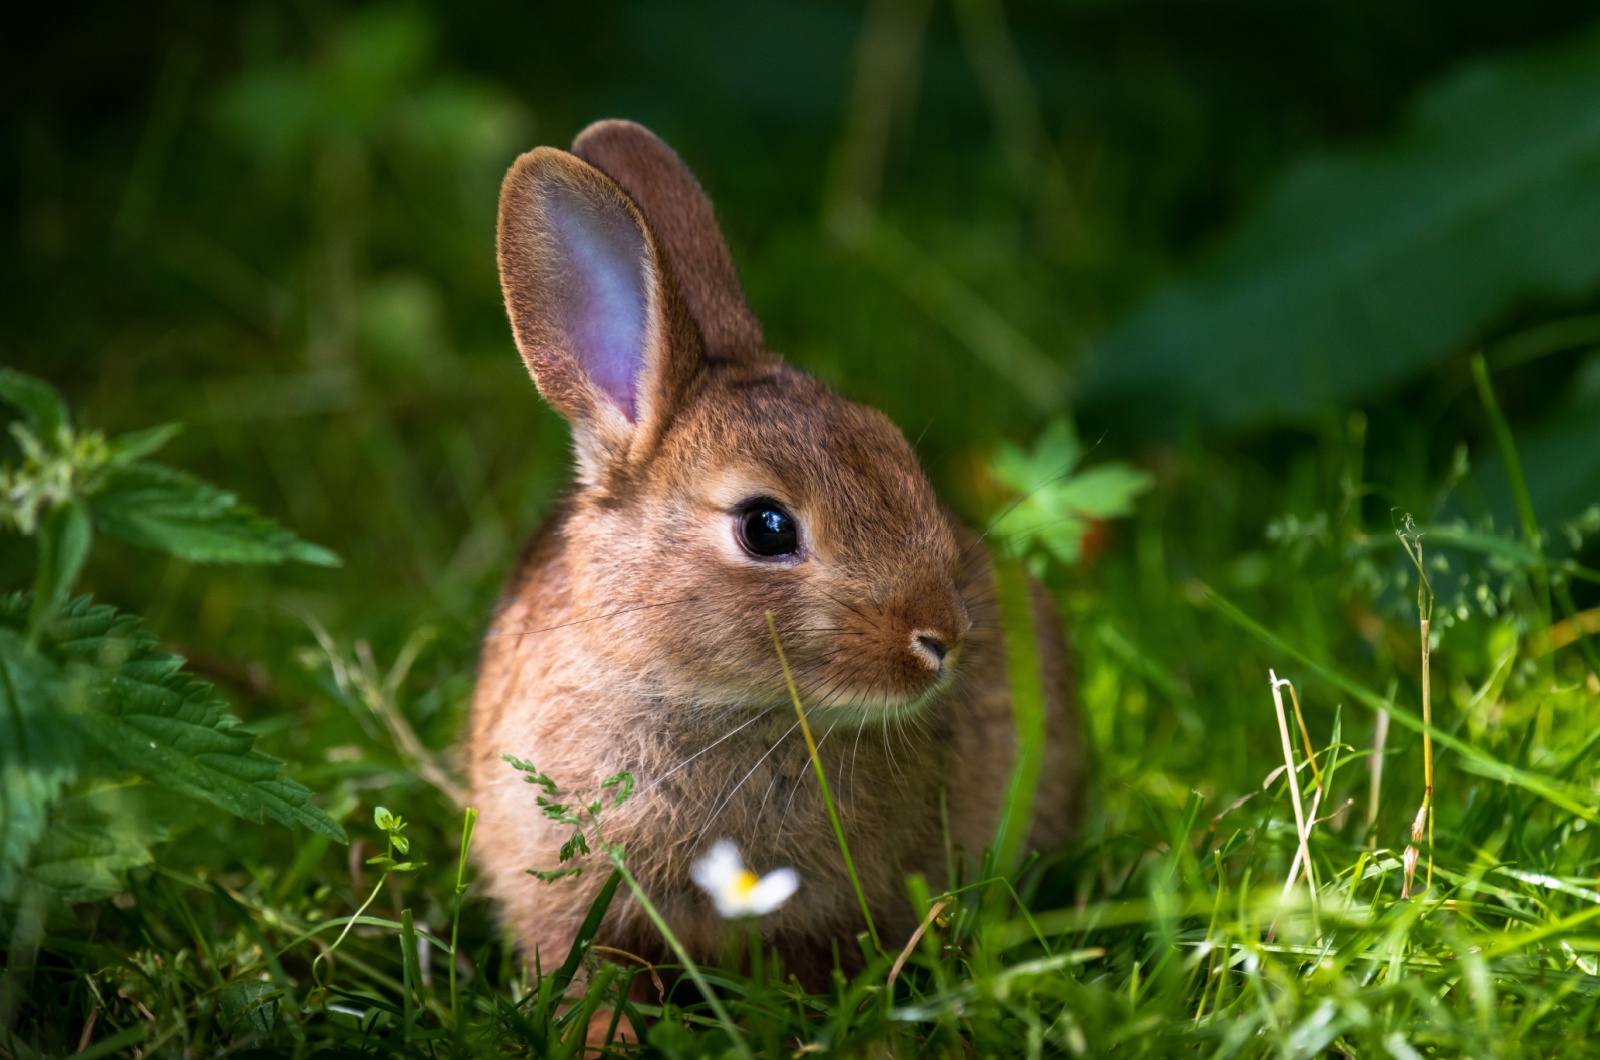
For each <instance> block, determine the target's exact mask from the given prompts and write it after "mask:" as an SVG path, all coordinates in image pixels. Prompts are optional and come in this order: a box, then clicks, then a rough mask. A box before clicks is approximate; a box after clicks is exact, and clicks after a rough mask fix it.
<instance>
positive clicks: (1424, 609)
mask: <svg viewBox="0 0 1600 1060" xmlns="http://www.w3.org/2000/svg"><path fill="white" fill-rule="evenodd" d="M1395 536H1396V537H1398V538H1399V539H1400V545H1401V547H1402V548H1404V549H1405V550H1406V555H1407V556H1409V557H1411V562H1412V563H1414V564H1416V567H1417V623H1418V626H1419V628H1420V630H1421V634H1422V724H1423V726H1424V728H1423V730H1422V805H1421V807H1419V808H1418V810H1417V819H1416V821H1415V822H1413V823H1412V825H1411V845H1409V846H1407V847H1406V853H1405V870H1406V878H1405V886H1404V888H1403V889H1402V891H1401V897H1402V898H1409V897H1411V886H1412V882H1413V877H1414V876H1415V874H1416V868H1417V844H1419V843H1421V842H1422V839H1423V834H1424V828H1423V826H1424V824H1426V826H1427V827H1426V834H1427V840H1428V875H1427V879H1426V881H1425V882H1424V884H1423V889H1424V890H1426V889H1427V888H1429V887H1432V886H1433V687H1432V681H1431V678H1430V675H1429V662H1430V655H1431V648H1430V645H1429V636H1430V633H1431V626H1432V623H1433V586H1432V585H1430V584H1428V572H1427V569H1426V568H1425V567H1424V566H1423V565H1422V533H1421V532H1420V531H1419V530H1417V528H1416V524H1415V523H1413V522H1412V521H1411V516H1409V515H1407V516H1406V518H1405V525H1404V527H1403V528H1401V529H1399V530H1396V531H1395Z"/></svg>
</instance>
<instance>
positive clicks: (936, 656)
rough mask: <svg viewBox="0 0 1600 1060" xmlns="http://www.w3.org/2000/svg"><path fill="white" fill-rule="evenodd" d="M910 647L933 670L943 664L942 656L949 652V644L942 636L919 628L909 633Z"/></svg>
mask: <svg viewBox="0 0 1600 1060" xmlns="http://www.w3.org/2000/svg"><path fill="white" fill-rule="evenodd" d="M911 648H912V650H913V651H915V652H916V653H917V654H918V655H919V656H921V657H922V660H923V661H924V662H926V663H927V664H928V665H929V666H930V667H932V668H933V669H935V670H938V669H940V668H941V667H943V666H944V658H945V656H946V655H949V654H950V645H949V644H948V643H947V642H946V641H945V640H944V638H943V637H940V636H937V635H935V634H933V633H927V632H923V631H921V630H918V631H917V632H916V633H913V634H911Z"/></svg>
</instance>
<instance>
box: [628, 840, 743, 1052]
mask: <svg viewBox="0 0 1600 1060" xmlns="http://www.w3.org/2000/svg"><path fill="white" fill-rule="evenodd" d="M605 850H606V853H607V856H608V857H609V858H610V860H611V865H612V867H613V868H615V869H616V870H617V872H618V873H620V874H621V876H622V879H623V881H624V882H625V883H627V885H628V889H629V890H631V891H632V892H633V896H634V898H635V899H637V900H638V902H639V908H641V909H643V910H644V912H645V915H646V916H648V917H649V918H650V921H651V923H653V924H655V926H656V930H657V931H659V932H661V937H662V938H664V939H666V940H667V945H668V946H670V947H671V948H672V952H673V954H674V955H675V956H676V957H677V958H678V961H679V963H681V964H682V965H683V970H684V971H685V972H687V973H688V975H689V978H690V979H692V980H694V985H695V986H696V987H698V988H699V989H700V995H701V996H702V997H704V998H705V999H706V1004H707V1005H710V1006H711V1011H712V1012H713V1013H714V1014H715V1015H716V1017H717V1022H718V1023H720V1024H722V1028H723V1030H725V1031H727V1032H728V1036H729V1037H730V1038H732V1039H733V1048H734V1050H735V1051H736V1052H737V1053H738V1054H739V1055H740V1056H742V1057H744V1058H745V1060H755V1056H754V1054H753V1053H751V1052H750V1047H749V1046H748V1045H746V1044H745V1040H744V1036H743V1035H741V1034H740V1033H739V1027H738V1025H737V1024H735V1023H734V1022H733V1017H732V1016H730V1015H729V1014H728V1010H727V1009H726V1008H724V1007H723V1005H722V1002H721V1000H719V999H718V997H717V995H716V993H715V992H714V991H712V989H711V984H710V983H708V982H706V977H705V975H704V974H703V973H702V972H701V971H700V966H699V965H697V964H695V963H694V961H693V959H691V958H690V956H689V951H688V950H686V949H684V948H683V943H681V942H679V941H678V936H677V935H675V934H673V933H672V929H671V928H670V927H668V926H667V921H666V918H664V917H663V916H662V915H661V913H660V911H658V910H657V909H656V907H655V904H654V903H652V902H651V901H650V897H649V895H647V894H645V893H644V888H643V887H641V886H640V885H639V881H638V880H636V879H634V878H633V873H631V872H629V871H628V866H627V864H626V863H625V862H624V861H623V859H622V855H621V854H619V853H618V852H617V848H615V847H612V846H610V845H607V846H606V848H605Z"/></svg>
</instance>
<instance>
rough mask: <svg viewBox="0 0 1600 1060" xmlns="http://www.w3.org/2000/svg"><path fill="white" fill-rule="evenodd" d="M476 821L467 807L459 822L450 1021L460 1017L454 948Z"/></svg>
mask: <svg viewBox="0 0 1600 1060" xmlns="http://www.w3.org/2000/svg"><path fill="white" fill-rule="evenodd" d="M477 823H478V811H477V810H475V809H473V808H472V807H470V806H469V807H467V812H466V813H465V814H464V815H463V820H462V822H461V860H460V861H459V862H457V863H456V893H455V903H454V905H453V907H452V908H451V911H450V1022H451V1023H452V1024H455V1023H456V1021H457V1020H458V1019H459V1018H460V1009H459V1004H460V1000H461V998H460V995H459V994H458V993H457V992H456V963H457V956H456V955H457V954H458V953H459V952H460V951H459V950H457V949H456V943H457V940H458V939H459V938H460V937H461V898H462V896H463V895H465V894H466V893H467V851H469V850H471V849H472V830H473V828H474V827H475V826H476V825H477Z"/></svg>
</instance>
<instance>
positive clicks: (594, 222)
mask: <svg viewBox="0 0 1600 1060" xmlns="http://www.w3.org/2000/svg"><path fill="white" fill-rule="evenodd" d="M498 236H499V239H498V242H499V247H498V250H499V261H500V286H501V289H502V291H503V292H504V294H505V301H506V312H507V313H508V314H509V315H510V317H511V327H512V331H513V332H514V333H515V335H516V340H517V348H518V349H519V350H520V351H521V353H522V359H523V360H524V361H525V362H526V363H527V365H528V370H529V371H530V372H531V373H532V374H533V379H534V382H535V383H537V384H538V386H539V391H540V393H542V394H543V395H544V396H545V399H546V400H548V401H549V402H550V404H552V405H554V406H555V408H556V410H557V411H558V412H560V413H561V414H562V415H563V416H564V417H566V419H567V420H568V422H570V423H571V424H572V432H573V439H574V441H575V442H576V446H577V452H578V472H579V477H580V478H581V479H582V480H583V481H585V482H587V483H591V484H592V483H594V482H596V481H598V480H599V479H600V477H601V476H602V474H603V472H604V471H605V470H606V469H607V468H608V467H612V466H616V465H619V464H621V463H624V462H626V461H627V460H628V459H629V458H630V456H633V455H637V454H638V453H640V452H642V451H644V449H646V448H647V447H648V446H649V445H650V444H651V442H652V441H653V440H654V438H655V437H656V436H657V435H658V434H659V432H660V430H661V429H662V428H663V427H664V426H665V424H666V423H667V422H668V420H669V419H670V418H671V416H672V414H673V412H674V411H675V409H676V406H677V402H678V399H679V398H680V397H681V395H682V394H683V392H684V390H685V388H686V387H687V385H688V383H689V380H690V379H691V378H692V376H693V375H694V373H695V372H696V371H697V370H698V368H699V365H700V363H701V359H702V356H701V351H700V345H699V339H698V336H697V335H696V334H695V332H694V327H693V325H692V324H691V323H690V322H689V321H688V317H687V315H686V313H684V312H683V310H682V308H681V303H680V301H679V297H678V294H677V291H676V288H675V286H674V284H673V282H672V280H671V270H670V266H668V265H667V263H666V260H665V258H664V257H663V255H662V253H661V251H660V250H659V248H658V247H657V245H656V242H655V239H654V237H653V236H652V235H651V233H650V229H649V227H648V226H647V225H646V224H645V221H644V217H643V216H642V215H641V214H640V213H639V209H638V207H637V206H636V205H635V204H634V203H633V201H632V200H631V199H630V198H629V197H628V196H627V194H626V193H625V192H623V191H622V189H620V188H619V187H617V185H616V184H615V183H614V182H613V181H612V180H611V179H610V178H609V177H607V176H606V175H605V174H603V173H601V172H600V171H599V170H597V169H595V168H594V167H593V166H591V165H589V164H588V163H586V162H584V161H582V160H580V159H578V158H575V157H573V156H572V155H570V154H567V153H566V152H565V151H558V150H556V149H554V148H549V147H540V148H536V149H535V150H533V151H530V152H528V153H527V154H525V155H523V156H522V157H521V158H518V159H517V161H516V163H515V164H514V165H513V166H512V167H511V170H510V171H509V172H508V173H507V174H506V178H505V182H504V183H503V184H502V185H501V188H500V223H499V233H498Z"/></svg>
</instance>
